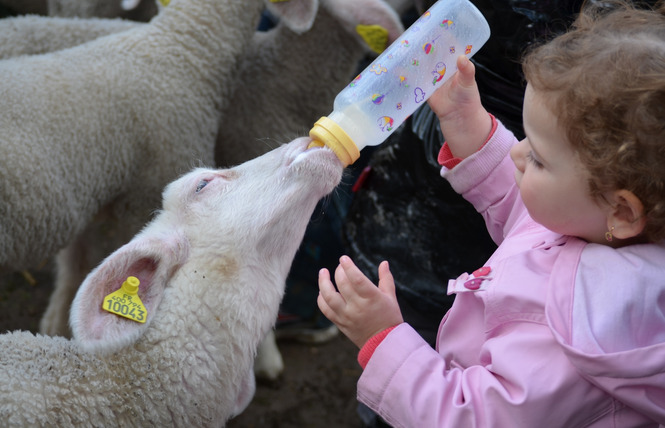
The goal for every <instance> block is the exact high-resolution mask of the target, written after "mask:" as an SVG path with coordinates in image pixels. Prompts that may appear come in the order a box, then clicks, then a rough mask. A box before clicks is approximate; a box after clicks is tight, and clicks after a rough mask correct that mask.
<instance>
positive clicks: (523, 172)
mask: <svg viewBox="0 0 665 428" xmlns="http://www.w3.org/2000/svg"><path fill="white" fill-rule="evenodd" d="M543 100H544V98H543V95H542V94H540V93H538V92H536V91H534V90H533V88H532V87H531V86H530V85H527V89H526V93H525V95H524V114H523V121H524V132H525V134H526V138H525V139H524V140H522V141H520V142H519V143H518V144H517V145H516V146H514V147H513V148H512V150H511V151H510V156H511V158H512V160H513V162H515V166H516V167H517V171H515V180H516V181H517V186H518V187H519V189H520V195H521V196H522V200H523V201H524V205H525V206H526V208H527V210H528V211H529V214H530V215H531V217H532V218H533V219H534V220H535V221H537V222H538V223H540V224H542V225H543V226H545V227H546V228H548V229H550V230H552V231H554V232H557V233H561V234H564V235H571V236H577V237H580V238H583V239H585V240H587V241H589V242H597V243H603V242H605V239H604V234H605V232H606V231H607V226H608V225H607V213H608V207H606V206H603V205H600V204H598V203H596V201H594V200H593V199H592V198H591V196H590V194H589V185H588V172H587V170H586V168H585V167H584V165H583V164H582V163H581V162H580V160H579V159H578V157H577V156H576V154H575V152H574V151H573V149H572V147H571V146H570V144H569V143H568V142H567V140H566V137H565V133H564V132H563V130H562V129H561V128H560V127H559V126H558V123H557V118H556V116H555V115H554V114H553V113H552V111H551V110H550V108H549V107H548V106H547V105H546V104H545V103H544V102H543Z"/></svg>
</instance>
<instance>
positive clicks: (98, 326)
mask: <svg viewBox="0 0 665 428" xmlns="http://www.w3.org/2000/svg"><path fill="white" fill-rule="evenodd" d="M188 248H189V247H188V244H187V241H186V239H185V238H184V237H183V236H182V235H180V234H178V233H174V232H173V231H171V232H170V233H169V234H168V236H166V237H155V236H154V235H153V236H150V235H149V234H145V233H144V234H139V235H137V236H136V237H135V238H134V239H133V240H132V241H130V242H129V243H128V244H126V245H125V246H123V247H121V248H119V249H118V250H116V251H115V252H114V253H113V254H111V255H110V256H108V257H107V258H106V259H105V260H104V261H103V262H102V263H101V264H100V265H99V266H98V267H97V268H96V269H95V270H93V271H92V272H90V274H89V275H88V277H87V278H86V279H85V281H83V284H82V285H81V287H80V288H79V290H78V292H77V294H76V297H75V299H74V302H73V303H72V309H71V313H70V318H69V320H70V325H71V327H72V332H73V335H74V339H75V340H76V341H77V342H78V343H79V344H80V345H81V346H82V347H83V348H84V349H86V350H88V351H94V352H101V353H111V352H115V351H117V350H118V349H120V348H122V347H125V346H127V345H130V344H132V343H134V342H135V341H136V340H137V339H138V338H139V337H140V336H141V335H142V334H143V332H144V331H145V329H146V328H147V327H148V325H149V324H150V322H151V321H152V319H153V318H154V317H155V313H156V312H157V308H158V306H159V303H160V301H161V300H162V296H163V294H164V289H165V288H166V285H167V283H168V282H169V280H170V278H171V277H172V275H173V273H174V272H175V271H176V270H177V268H178V267H180V266H181V265H182V264H183V263H184V261H185V259H186V257H187V254H188ZM129 276H135V277H137V278H138V279H139V281H140V285H139V290H138V295H139V298H140V299H141V301H142V302H143V305H144V306H145V308H146V312H147V318H146V322H145V323H139V322H137V321H133V320H130V319H128V318H124V317H121V316H119V315H115V314H113V313H111V312H107V311H106V310H104V309H103V307H102V306H103V304H104V298H105V297H106V296H108V295H109V294H110V293H112V292H114V291H116V290H118V289H119V288H120V286H121V285H122V283H123V282H124V281H125V280H126V279H127V277H129Z"/></svg>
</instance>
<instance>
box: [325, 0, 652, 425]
mask: <svg viewBox="0 0 665 428" xmlns="http://www.w3.org/2000/svg"><path fill="white" fill-rule="evenodd" d="M612 3H616V2H612ZM597 4H602V5H603V7H605V9H600V8H599V7H598V6H594V5H593V4H590V5H589V6H588V7H585V8H584V9H583V11H582V13H581V14H580V16H579V18H578V19H577V20H576V22H575V25H574V27H573V28H572V29H571V30H570V31H569V32H568V33H566V34H564V35H561V36H559V37H557V38H555V39H553V40H552V41H550V42H549V43H547V44H545V45H543V46H541V47H539V48H537V49H535V50H532V51H531V52H530V53H529V54H528V55H527V56H526V57H525V61H524V63H523V67H524V72H525V77H526V80H527V82H528V84H527V88H526V93H525V100H524V117H523V124H524V131H525V134H526V138H525V139H524V140H522V141H519V142H518V141H517V140H516V139H515V137H514V136H513V135H512V134H511V133H510V132H509V131H507V130H506V129H505V128H504V127H503V126H502V124H501V123H499V122H498V121H496V120H495V119H494V118H493V117H492V116H490V115H489V114H488V113H487V112H486V111H485V109H484V108H483V107H482V105H481V103H480V98H479V94H478V90H477V86H476V84H475V81H474V67H473V64H472V63H471V62H469V61H468V59H466V58H461V59H460V60H459V61H458V68H459V71H458V73H457V75H456V76H454V77H453V78H452V79H451V80H450V81H449V82H448V83H447V84H446V85H444V86H443V87H442V88H441V89H439V90H438V91H437V92H436V93H435V94H434V95H433V97H432V98H431V99H430V101H429V103H430V106H431V107H432V109H433V110H434V111H435V112H436V114H437V117H438V118H439V120H440V123H441V129H442V130H443V133H444V135H445V137H446V144H445V145H444V146H443V148H442V149H441V153H440V155H439V160H440V162H441V164H442V165H443V168H442V175H443V177H444V178H446V179H447V180H449V181H450V183H451V184H452V186H453V187H454V188H455V190H456V191H458V192H460V193H461V194H462V195H463V196H464V197H465V198H467V199H468V200H469V201H470V202H471V203H473V204H474V206H475V207H476V209H477V210H478V211H479V212H480V213H481V214H482V215H483V216H484V218H485V219H486V223H487V228H488V230H489V232H490V234H491V235H492V237H493V239H494V240H495V241H496V242H497V244H499V247H498V249H497V251H496V252H495V253H494V254H493V255H492V256H491V258H490V259H489V260H488V261H487V263H486V265H485V266H479V267H478V268H479V269H478V270H476V271H475V272H473V273H472V274H463V275H462V276H461V277H460V278H457V279H456V280H451V281H449V283H448V290H449V292H453V293H457V297H456V300H455V303H454V304H453V306H452V308H451V310H450V311H449V312H448V314H447V315H446V316H445V317H444V319H443V321H442V323H441V325H440V327H439V334H438V340H437V350H434V349H432V348H431V347H429V346H428V345H427V343H426V342H425V341H424V340H423V339H421V338H420V336H419V335H418V334H417V333H416V332H415V331H414V330H413V329H412V328H411V327H410V326H409V325H408V324H406V323H404V322H403V321H402V316H401V313H400V310H399V306H398V305H397V301H396V298H395V288H394V281H393V277H392V274H391V272H390V270H389V267H388V263H387V262H385V261H384V262H383V263H382V264H381V265H380V266H379V272H378V273H379V284H378V288H377V287H375V286H374V285H373V284H372V283H371V281H370V280H369V279H368V278H367V277H365V276H364V275H363V274H362V272H361V271H360V270H359V269H358V268H357V267H356V266H355V265H354V264H353V262H352V261H351V259H350V258H348V257H346V256H343V257H342V258H341V259H340V263H339V266H338V267H337V269H336V270H335V273H334V276H335V278H334V279H335V283H336V284H337V288H338V290H339V291H337V290H336V289H335V286H334V285H333V282H332V281H331V278H330V274H329V272H328V271H327V270H325V269H322V270H321V271H320V275H319V289H320V294H319V298H318V304H319V307H320V309H321V310H322V312H323V313H324V314H325V315H326V316H327V317H328V318H329V319H330V320H331V321H333V322H334V323H335V324H336V325H337V326H338V327H339V328H340V330H341V331H342V332H343V333H344V334H345V335H346V336H348V337H349V339H350V340H351V341H352V342H353V343H355V344H356V345H357V346H358V347H359V348H361V351H360V354H359V357H358V360H359V362H360V364H361V366H363V368H364V371H363V374H362V376H361V377H360V380H359V382H358V398H359V400H360V401H361V402H363V403H365V404H366V405H368V406H369V407H370V408H371V409H373V410H374V411H376V412H377V413H378V414H379V415H381V416H382V417H383V418H384V419H385V420H386V421H387V422H388V423H389V424H391V425H393V426H396V427H481V426H482V427H485V426H498V427H548V428H549V427H567V428H568V427H587V426H593V427H622V428H623V427H638V426H639V427H658V426H659V424H661V425H665V5H663V4H662V3H661V7H660V9H659V10H658V11H652V10H638V9H635V8H633V7H632V6H630V5H628V4H625V5H624V4H615V5H614V6H615V7H614V8H612V11H611V12H608V9H607V6H608V4H610V2H609V1H603V2H598V3H597Z"/></svg>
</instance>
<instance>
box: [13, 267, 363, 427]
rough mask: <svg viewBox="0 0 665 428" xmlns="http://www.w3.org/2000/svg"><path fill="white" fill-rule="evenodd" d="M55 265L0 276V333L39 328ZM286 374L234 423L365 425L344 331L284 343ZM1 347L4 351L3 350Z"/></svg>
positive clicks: (356, 369)
mask: <svg viewBox="0 0 665 428" xmlns="http://www.w3.org/2000/svg"><path fill="white" fill-rule="evenodd" d="M50 272H51V266H50V265H49V264H46V265H45V266H43V267H42V268H41V269H33V270H31V271H29V274H22V273H14V274H8V275H2V276H0V332H2V333H4V332H6V331H11V330H18V329H21V330H30V331H33V332H36V331H37V329H38V328H39V319H40V317H41V314H42V312H43V310H44V308H45V307H46V304H47V302H48V297H49V295H50V293H51V284H52V281H51V275H50ZM279 346H280V350H281V351H282V355H283V357H284V363H285V365H286V368H285V371H284V374H283V376H282V377H281V379H279V380H278V381H275V382H260V383H259V385H258V387H257V391H256V395H255V397H254V400H253V401H252V403H251V404H250V406H249V407H248V408H247V409H246V410H245V412H244V413H243V414H241V415H240V416H238V417H237V418H235V419H233V420H231V421H230V422H229V423H228V425H227V426H228V427H229V428H310V427H311V428H319V427H325V428H356V427H358V428H360V427H361V426H362V424H361V422H360V419H359V417H358V415H357V413H356V406H357V401H356V399H355V396H356V381H357V379H358V377H359V376H360V372H361V370H360V366H359V365H358V363H357V362H356V352H357V349H356V348H355V346H354V345H353V344H352V343H351V342H350V341H349V340H347V339H346V338H345V337H343V336H341V335H340V336H338V337H337V338H335V339H333V340H332V341H330V342H328V343H326V344H323V345H317V346H313V345H305V344H301V343H295V342H279ZM0 352H1V351H0Z"/></svg>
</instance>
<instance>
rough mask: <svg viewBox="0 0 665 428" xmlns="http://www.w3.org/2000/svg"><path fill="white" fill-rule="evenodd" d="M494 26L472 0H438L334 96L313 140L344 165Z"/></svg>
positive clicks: (382, 135)
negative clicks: (489, 23) (331, 106)
mask: <svg viewBox="0 0 665 428" xmlns="http://www.w3.org/2000/svg"><path fill="white" fill-rule="evenodd" d="M489 35H490V29H489V25H488V24H487V21H486V20H485V18H484V17H483V15H482V14H481V13H480V11H479V10H478V9H477V8H476V7H475V6H474V5H473V4H472V3H470V2H469V0H439V1H438V2H436V3H435V4H434V5H433V6H432V7H431V8H430V9H429V10H428V11H427V12H425V13H424V14H423V15H422V16H421V17H420V18H419V19H418V20H417V21H416V22H414V23H413V25H411V26H410V27H409V28H408V29H407V30H406V31H405V32H404V33H403V34H402V35H401V36H400V38H399V39H397V40H396V41H395V42H394V43H393V44H391V45H390V46H389V47H388V48H387V49H386V50H385V51H384V52H383V53H382V54H381V55H379V56H378V57H377V58H376V59H375V60H374V61H373V62H372V63H371V64H370V65H369V66H368V67H367V68H366V69H365V70H363V71H362V72H361V73H360V74H359V75H358V76H357V77H356V78H355V79H354V80H353V81H352V82H351V83H350V84H349V85H348V86H347V87H346V88H344V89H343V90H342V91H341V92H340V93H339V94H338V95H337V97H336V98H335V102H334V105H333V111H332V113H330V114H329V115H328V116H324V117H322V118H321V119H319V120H318V121H317V122H316V123H315V124H314V127H313V128H312V129H311V131H310V133H309V135H310V137H311V138H312V140H313V141H312V143H311V144H310V146H323V145H326V146H328V147H329V148H330V149H332V150H333V151H334V152H335V154H336V155H337V157H338V158H339V159H340V161H342V163H343V164H344V166H347V165H349V164H352V163H353V162H355V161H356V160H357V159H358V158H359V157H360V150H362V149H363V148H364V147H366V146H375V145H378V144H380V143H382V142H383V141H385V139H386V138H388V136H389V135H390V134H392V132H393V131H394V130H395V129H396V128H397V127H398V126H399V125H401V124H402V122H404V121H405V120H406V119H407V118H408V117H409V116H410V115H411V113H413V112H414V111H415V110H416V108H418V106H420V105H421V104H422V103H424V102H425V101H426V100H427V99H428V98H429V97H430V96H431V95H432V94H433V93H434V91H435V90H436V89H437V88H438V87H439V86H441V85H442V84H443V83H444V82H445V81H446V80H448V78H449V77H451V76H452V75H453V74H455V71H456V70H457V65H456V64H457V57H459V56H460V55H466V56H468V57H471V56H472V55H473V54H474V53H476V52H477V51H478V49H480V48H481V46H482V45H483V44H484V43H485V42H486V41H487V39H489Z"/></svg>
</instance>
